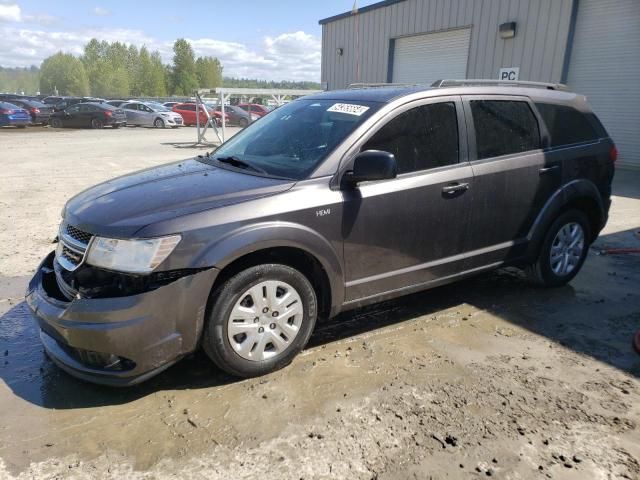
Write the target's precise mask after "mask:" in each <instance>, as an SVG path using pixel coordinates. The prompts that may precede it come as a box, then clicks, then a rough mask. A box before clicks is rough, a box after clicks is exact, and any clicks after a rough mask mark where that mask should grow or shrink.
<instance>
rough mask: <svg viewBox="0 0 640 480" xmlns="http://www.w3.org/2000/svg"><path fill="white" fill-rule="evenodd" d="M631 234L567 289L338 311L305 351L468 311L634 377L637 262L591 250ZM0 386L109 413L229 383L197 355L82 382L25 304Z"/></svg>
mask: <svg viewBox="0 0 640 480" xmlns="http://www.w3.org/2000/svg"><path fill="white" fill-rule="evenodd" d="M633 230H634V229H632V230H628V231H624V232H618V233H615V234H612V235H606V236H603V237H602V238H600V239H599V240H598V241H597V242H596V244H595V245H594V246H593V247H592V249H591V254H590V256H589V259H588V260H587V262H586V264H585V267H584V269H583V271H582V272H581V273H580V275H578V277H577V278H576V279H575V280H574V281H573V282H572V284H570V285H568V286H564V287H561V288H556V289H542V288H538V287H535V286H533V285H531V284H530V283H529V282H528V281H527V280H526V279H525V278H524V276H523V275H522V273H521V272H520V271H518V270H516V269H502V270H497V271H494V272H490V273H486V274H483V275H479V276H477V277H474V278H470V279H467V280H464V281H461V282H458V283H454V284H450V285H446V286H443V287H438V288H435V289H432V290H427V291H424V292H420V293H416V294H413V295H409V296H406V297H402V298H399V299H395V300H392V301H387V302H384V303H380V304H377V305H372V306H369V307H365V308H361V309H358V310H353V311H350V312H345V313H342V314H340V315H338V316H337V317H335V318H333V319H331V320H325V321H321V322H319V323H318V325H317V326H316V330H315V332H314V334H313V336H312V338H311V341H310V342H309V345H308V347H307V348H317V347H319V346H322V345H326V344H329V343H333V342H337V341H340V340H343V339H346V338H350V337H354V336H357V335H360V334H363V333H366V332H371V331H374V330H377V329H381V328H384V327H387V326H390V325H397V324H401V323H403V322H407V321H412V320H416V319H417V320H416V321H420V317H430V316H433V315H437V314H438V313H439V312H442V311H443V310H447V309H451V308H455V307H457V306H460V305H462V304H469V305H472V306H473V307H475V308H476V309H479V310H481V311H484V312H487V313H489V314H491V315H493V316H496V317H499V318H501V319H503V320H505V321H507V322H510V323H511V324H513V325H517V326H519V327H522V328H524V329H526V330H528V331H530V332H532V333H534V334H536V335H539V336H541V337H545V338H547V339H548V340H549V341H552V342H554V343H556V344H559V345H562V346H563V347H565V348H567V349H570V350H572V351H574V352H578V353H580V354H581V355H587V356H589V357H592V358H594V359H596V360H598V361H600V362H602V363H604V364H608V365H610V366H612V367H614V368H616V369H619V370H622V371H625V372H627V373H628V374H630V375H633V376H635V377H636V378H640V356H638V355H637V354H636V353H635V352H634V351H633V348H632V344H631V341H632V337H633V334H634V332H635V330H636V329H637V328H638V326H639V325H640V293H638V292H637V288H636V287H637V285H638V282H639V281H640V255H624V256H623V255H619V256H618V255H600V254H599V252H600V251H601V249H600V245H606V244H607V243H611V242H622V241H630V239H632V238H633ZM0 379H2V380H3V381H4V383H5V384H6V385H7V386H8V387H9V388H10V389H11V390H12V392H13V393H14V394H15V395H17V396H19V397H20V398H22V399H24V400H26V401H28V402H30V403H32V404H35V405H38V406H41V407H44V408H52V409H70V408H89V407H96V406H103V405H117V404H123V403H127V402H131V401H133V400H136V399H138V398H141V397H144V396H147V395H150V394H152V393H154V392H158V391H164V390H180V389H199V388H215V387H218V386H222V385H226V384H229V383H234V382H237V381H239V380H238V379H237V378H234V377H231V376H229V375H227V374H225V373H223V372H221V371H220V370H218V369H217V368H215V367H214V366H213V364H212V363H211V362H210V361H209V360H208V359H207V358H206V356H205V355H204V354H203V353H201V352H197V353H196V354H193V355H191V356H189V357H187V358H185V359H183V360H182V361H180V362H178V363H177V364H176V365H174V366H173V367H171V368H169V369H168V370H166V371H165V372H163V373H161V374H160V375H158V376H156V377H154V378H152V379H150V380H149V381H147V382H145V383H143V384H141V385H137V386H133V387H129V388H120V389H117V388H109V387H102V386H98V385H93V384H89V383H86V382H83V381H80V380H76V379H75V378H73V377H71V376H69V375H67V374H66V373H64V372H63V371H61V370H60V369H59V368H57V367H56V366H55V365H54V364H53V363H52V362H51V361H50V360H49V359H48V358H47V357H46V355H45V354H44V352H43V350H42V346H41V345H40V341H39V336H38V328H37V326H36V325H35V322H34V321H33V320H32V318H31V316H30V313H29V310H28V308H27V306H26V304H25V302H20V303H18V304H17V305H15V306H14V307H13V308H11V309H10V310H9V311H8V312H6V313H5V314H4V315H2V316H1V317H0Z"/></svg>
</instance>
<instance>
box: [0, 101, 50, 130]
mask: <svg viewBox="0 0 640 480" xmlns="http://www.w3.org/2000/svg"><path fill="white" fill-rule="evenodd" d="M9 103H12V104H14V105H17V106H18V107H21V108H24V109H25V110H26V111H28V112H29V115H30V116H31V123H34V124H35V123H40V124H42V125H46V124H47V123H49V117H50V116H51V113H52V112H53V108H52V107H51V106H50V105H45V104H44V103H42V102H38V101H37V100H22V99H13V100H11V101H10V102H9Z"/></svg>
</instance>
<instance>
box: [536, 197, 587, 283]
mask: <svg viewBox="0 0 640 480" xmlns="http://www.w3.org/2000/svg"><path fill="white" fill-rule="evenodd" d="M590 238H591V230H590V228H589V220H588V219H587V216H586V215H585V214H584V213H582V212H581V211H579V210H568V211H566V212H564V213H563V214H561V215H560V216H559V217H558V218H557V219H556V220H555V221H554V222H553V224H551V227H550V228H549V230H548V231H547V234H546V236H545V238H544V241H543V243H542V246H541V247H540V252H539V254H538V259H537V260H536V262H535V263H533V264H532V265H530V266H529V267H528V269H527V273H528V275H529V277H530V278H531V279H532V280H533V281H534V282H535V283H538V284H540V285H543V286H546V287H557V286H560V285H564V284H566V283H568V282H570V281H571V280H572V279H573V278H574V277H575V276H576V275H577V274H578V272H579V271H580V269H581V268H582V265H583V264H584V261H585V259H586V257H587V253H588V251H589V239H590Z"/></svg>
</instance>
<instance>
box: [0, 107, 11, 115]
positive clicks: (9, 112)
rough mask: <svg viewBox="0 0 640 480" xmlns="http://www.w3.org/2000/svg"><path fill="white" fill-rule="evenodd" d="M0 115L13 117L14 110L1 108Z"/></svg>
mask: <svg viewBox="0 0 640 480" xmlns="http://www.w3.org/2000/svg"><path fill="white" fill-rule="evenodd" d="M0 113H3V114H5V115H11V114H12V113H14V112H13V110H11V109H9V108H0Z"/></svg>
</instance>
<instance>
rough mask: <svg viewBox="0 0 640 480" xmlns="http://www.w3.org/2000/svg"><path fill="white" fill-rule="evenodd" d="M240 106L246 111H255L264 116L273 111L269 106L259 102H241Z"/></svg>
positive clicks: (254, 112)
mask: <svg viewBox="0 0 640 480" xmlns="http://www.w3.org/2000/svg"><path fill="white" fill-rule="evenodd" d="M238 106H239V107H240V108H241V109H243V110H244V111H245V112H249V113H253V114H255V115H258V116H259V117H264V116H265V115H266V114H267V113H269V112H270V111H271V109H270V108H269V107H265V106H264V105H260V104H258V103H241V104H240V105H238Z"/></svg>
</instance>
